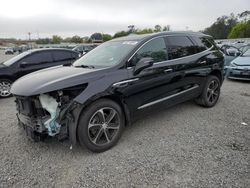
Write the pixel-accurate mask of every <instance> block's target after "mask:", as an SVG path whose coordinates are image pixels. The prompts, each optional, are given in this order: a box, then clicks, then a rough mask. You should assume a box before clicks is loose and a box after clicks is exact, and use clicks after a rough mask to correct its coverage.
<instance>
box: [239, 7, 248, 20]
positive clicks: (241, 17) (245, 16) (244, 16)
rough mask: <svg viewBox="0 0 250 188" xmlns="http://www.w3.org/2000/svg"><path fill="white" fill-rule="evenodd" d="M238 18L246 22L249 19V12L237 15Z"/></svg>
mask: <svg viewBox="0 0 250 188" xmlns="http://www.w3.org/2000/svg"><path fill="white" fill-rule="evenodd" d="M238 17H239V18H240V19H241V20H243V21H245V22H246V21H247V20H249V19H250V11H249V10H246V11H244V12H242V13H240V14H238Z"/></svg>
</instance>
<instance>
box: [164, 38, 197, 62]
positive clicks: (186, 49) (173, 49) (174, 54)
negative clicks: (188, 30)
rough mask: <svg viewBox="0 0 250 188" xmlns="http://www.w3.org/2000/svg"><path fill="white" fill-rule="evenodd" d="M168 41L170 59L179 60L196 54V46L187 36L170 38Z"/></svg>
mask: <svg viewBox="0 0 250 188" xmlns="http://www.w3.org/2000/svg"><path fill="white" fill-rule="evenodd" d="M167 40H168V49H167V51H168V59H169V60H171V59H177V58H181V57H185V56H189V55H193V54H195V53H196V50H195V46H194V44H193V43H192V41H191V40H190V39H189V38H188V37H186V36H169V37H167Z"/></svg>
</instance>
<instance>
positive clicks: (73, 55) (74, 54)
mask: <svg viewBox="0 0 250 188" xmlns="http://www.w3.org/2000/svg"><path fill="white" fill-rule="evenodd" d="M71 57H72V58H73V59H78V58H79V57H80V55H79V54H78V53H75V52H72V53H71Z"/></svg>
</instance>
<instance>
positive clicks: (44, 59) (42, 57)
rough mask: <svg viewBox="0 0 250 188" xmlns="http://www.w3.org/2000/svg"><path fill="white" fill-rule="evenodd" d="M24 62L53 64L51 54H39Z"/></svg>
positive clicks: (30, 56) (29, 57) (27, 58)
mask: <svg viewBox="0 0 250 188" xmlns="http://www.w3.org/2000/svg"><path fill="white" fill-rule="evenodd" d="M22 62H27V63H28V64H42V63H51V62H52V57H51V53H50V52H37V53H34V54H31V55H29V56H28V57H26V58H24V59H23V60H22Z"/></svg>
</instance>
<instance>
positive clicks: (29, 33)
mask: <svg viewBox="0 0 250 188" xmlns="http://www.w3.org/2000/svg"><path fill="white" fill-rule="evenodd" d="M28 35H29V41H30V40H31V38H30V35H31V32H28Z"/></svg>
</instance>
